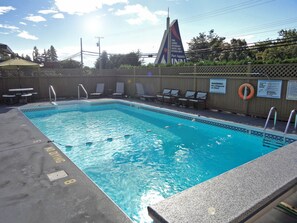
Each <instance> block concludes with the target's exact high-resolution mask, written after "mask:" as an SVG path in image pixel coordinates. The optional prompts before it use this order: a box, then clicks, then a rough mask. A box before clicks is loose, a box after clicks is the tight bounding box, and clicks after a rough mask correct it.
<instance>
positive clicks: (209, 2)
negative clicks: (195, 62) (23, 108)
mask: <svg viewBox="0 0 297 223" xmlns="http://www.w3.org/2000/svg"><path fill="white" fill-rule="evenodd" d="M168 8H169V10H170V18H171V21H172V20H174V19H178V21H179V27H180V32H181V36H182V40H183V43H184V48H185V50H187V49H188V45H187V42H189V41H190V40H191V39H192V38H193V37H195V36H197V35H199V33H201V32H205V33H207V32H208V31H209V30H211V29H214V30H215V33H217V34H218V35H219V36H221V37H226V38H227V41H229V40H230V39H232V38H244V39H245V40H246V41H247V42H248V43H252V42H256V41H261V40H266V39H275V38H277V37H278V31H279V30H281V29H292V28H297V13H296V11H297V1H296V0H149V1H140V0H46V1H44V0H0V43H4V44H7V45H8V46H9V47H10V48H11V49H12V50H13V51H14V52H16V53H19V54H25V55H26V54H28V55H29V56H31V55H32V51H33V47H34V46H37V48H38V49H39V52H41V53H42V52H43V50H44V49H49V47H50V46H51V45H53V46H54V47H55V48H56V50H57V54H58V57H59V58H58V59H60V60H61V59H65V58H67V57H68V56H70V55H73V54H75V53H78V52H79V51H80V38H82V39H83V49H84V50H87V51H92V52H98V51H99V50H98V47H97V46H96V43H97V41H98V40H97V39H96V38H95V37H97V36H100V37H104V38H102V39H101V52H102V51H103V50H105V51H107V53H112V54H114V53H129V52H136V51H137V50H140V52H142V53H157V51H158V49H159V46H160V43H161V40H162V36H163V32H164V30H165V28H166V17H167V12H168ZM74 59H76V60H78V61H79V60H80V58H79V57H76V58H74ZM95 60H96V57H94V56H85V57H84V62H85V65H88V66H93V64H94V61H95Z"/></svg>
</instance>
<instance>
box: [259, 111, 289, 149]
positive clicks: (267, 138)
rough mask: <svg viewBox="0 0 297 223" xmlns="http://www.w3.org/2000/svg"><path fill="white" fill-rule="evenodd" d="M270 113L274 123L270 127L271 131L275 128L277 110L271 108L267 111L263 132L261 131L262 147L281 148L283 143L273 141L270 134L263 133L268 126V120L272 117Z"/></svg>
mask: <svg viewBox="0 0 297 223" xmlns="http://www.w3.org/2000/svg"><path fill="white" fill-rule="evenodd" d="M272 112H274V121H273V127H272V129H275V126H276V119H277V109H276V108H275V107H271V108H270V110H269V113H268V116H267V119H266V123H265V126H264V131H263V146H265V147H270V148H273V149H277V148H279V147H281V146H283V145H284V142H283V141H279V140H275V139H273V138H271V137H270V134H266V133H265V131H266V129H267V126H268V123H269V120H270V117H271V115H272Z"/></svg>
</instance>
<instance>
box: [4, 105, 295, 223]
mask: <svg viewBox="0 0 297 223" xmlns="http://www.w3.org/2000/svg"><path fill="white" fill-rule="evenodd" d="M137 102H139V101H137ZM149 104H151V103H149ZM151 105H155V106H160V107H166V108H170V109H175V110H181V111H186V112H190V113H194V114H199V115H201V116H206V117H211V118H216V119H222V120H227V121H231V122H237V123H242V124H249V125H252V126H257V127H263V125H264V123H265V120H264V119H259V118H251V117H245V116H238V115H234V114H228V113H222V112H213V111H209V110H194V109H184V108H176V107H172V106H163V105H160V104H155V103H152V104H151ZM285 124H286V123H283V122H280V123H278V125H277V128H278V129H279V130H281V131H283V129H284V127H285ZM0 133H1V134H0V135H1V138H0V220H1V222H2V221H3V222H16V223H18V222H25V223H26V222H28V223H29V222H30V223H31V222H33V223H34V222H40V221H42V222H45V223H47V222H103V223H104V222H123V223H125V222H127V223H128V222H131V220H130V219H129V218H128V217H127V216H126V215H125V214H124V213H122V211H121V210H120V209H119V208H118V207H117V206H116V205H115V204H114V203H113V202H112V201H110V199H109V198H108V197H107V196H106V195H105V194H104V193H103V192H102V191H101V190H100V189H99V188H98V187H96V186H95V185H94V184H93V182H92V181H91V180H89V179H88V178H87V177H86V176H85V175H84V174H83V173H82V172H81V171H80V170H79V169H78V168H77V167H76V166H75V165H74V164H73V163H72V162H71V161H70V160H68V158H67V157H65V156H64V155H63V153H62V152H61V151H60V150H59V149H58V148H56V147H55V145H54V144H52V143H50V142H48V139H47V138H46V137H45V136H44V135H43V134H41V133H40V132H39V130H37V129H36V128H35V127H34V126H33V125H32V124H31V123H30V122H29V121H28V120H27V119H26V118H25V117H24V116H23V114H22V113H21V112H20V111H19V110H18V109H16V108H9V107H4V106H2V107H0ZM269 155H270V154H269ZM262 158H265V159H263V160H261V162H257V161H258V159H257V160H256V161H255V162H256V164H255V162H254V161H253V162H250V163H248V164H247V165H243V166H242V167H243V168H239V169H238V168H236V169H234V170H232V171H229V172H227V175H226V174H223V175H220V176H219V177H217V178H213V179H211V180H209V181H206V182H205V183H202V184H200V185H198V186H195V187H193V188H190V189H188V190H186V191H185V193H184V192H182V193H180V194H177V195H174V196H173V197H171V198H169V199H166V200H164V201H162V202H160V203H157V204H155V205H152V206H151V207H150V208H149V212H150V215H151V216H152V217H153V218H154V219H155V221H156V222H240V221H242V220H247V219H248V218H249V217H251V216H252V215H253V214H255V213H254V212H257V210H258V209H261V208H262V206H267V205H268V204H269V203H271V202H272V201H273V200H275V197H278V198H279V197H280V196H281V195H282V194H283V193H284V192H287V191H289V190H290V189H292V188H293V187H294V185H295V186H296V184H297V146H296V143H294V144H293V145H289V146H288V147H287V148H285V149H281V150H278V151H275V152H273V154H272V155H271V156H270V157H269V156H265V157H261V159H262ZM61 170H64V171H65V173H66V174H67V176H62V178H60V179H57V180H54V181H50V179H49V177H48V175H47V174H51V173H56V172H57V171H61ZM283 171H286V172H285V174H284V172H283ZM54 175H56V176H58V175H59V174H58V173H56V174H54ZM251 182H252V183H251ZM247 185H249V188H246V186H247ZM250 185H254V186H253V187H251V186H250ZM295 188H296V187H295ZM272 195H273V196H272ZM262 196H265V199H264V201H263V199H261V197H262ZM251 206H253V207H252V208H251ZM253 208H254V212H253V210H252V209H253ZM230 210H231V211H230ZM41 219H42V220H41ZM196 220H197V221H196ZM209 220H210V221H209ZM263 222H265V221H263Z"/></svg>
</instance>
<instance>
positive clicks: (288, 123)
mask: <svg viewBox="0 0 297 223" xmlns="http://www.w3.org/2000/svg"><path fill="white" fill-rule="evenodd" d="M294 114H295V124H294V130H293V132H294V133H295V132H296V127H297V110H296V109H293V110H292V111H291V113H290V116H289V119H288V122H287V125H286V129H285V131H284V134H287V132H288V130H289V126H290V123H291V121H292V118H293V115H294Z"/></svg>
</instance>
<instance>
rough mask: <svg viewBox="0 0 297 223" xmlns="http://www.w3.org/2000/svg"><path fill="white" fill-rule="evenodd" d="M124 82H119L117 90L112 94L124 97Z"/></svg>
mask: <svg viewBox="0 0 297 223" xmlns="http://www.w3.org/2000/svg"><path fill="white" fill-rule="evenodd" d="M124 86H125V84H124V82H117V84H116V91H115V92H114V93H113V94H112V96H113V97H123V96H124Z"/></svg>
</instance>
